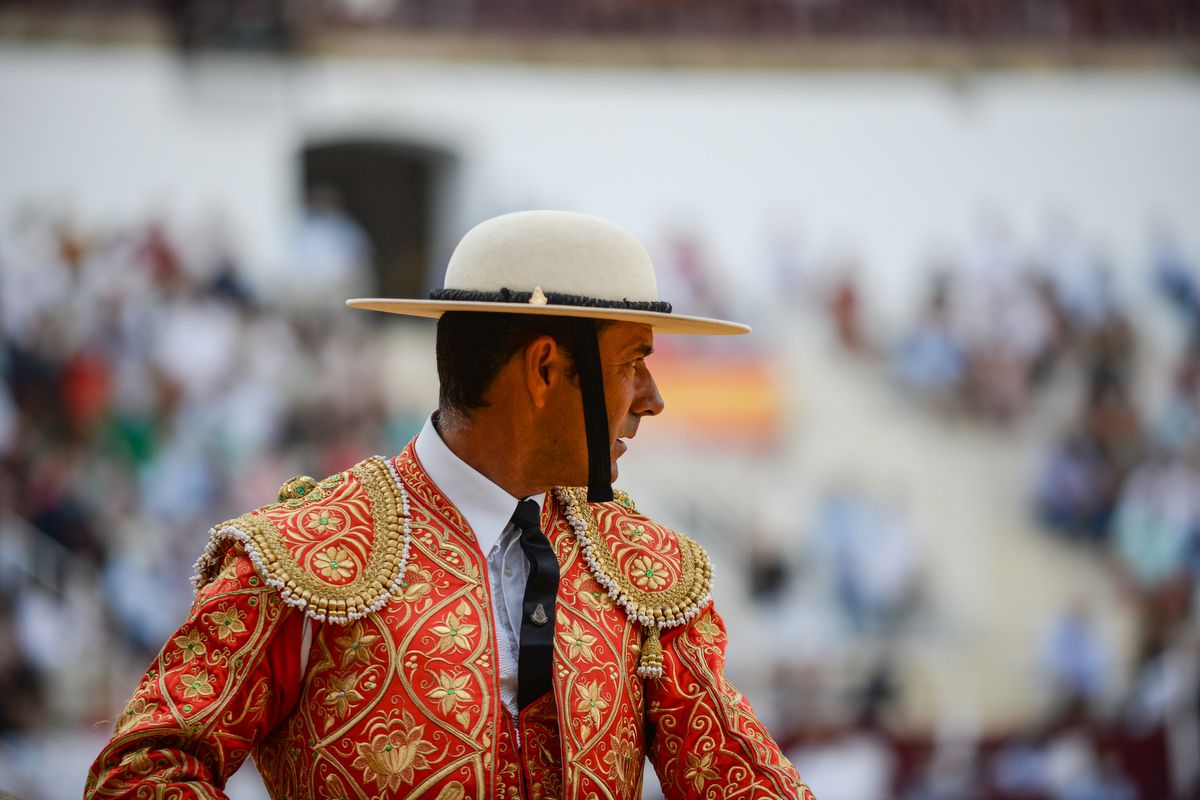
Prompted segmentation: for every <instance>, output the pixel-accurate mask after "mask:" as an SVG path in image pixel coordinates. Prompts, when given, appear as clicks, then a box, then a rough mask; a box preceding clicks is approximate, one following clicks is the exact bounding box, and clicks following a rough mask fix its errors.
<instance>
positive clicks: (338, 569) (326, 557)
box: [313, 547, 356, 581]
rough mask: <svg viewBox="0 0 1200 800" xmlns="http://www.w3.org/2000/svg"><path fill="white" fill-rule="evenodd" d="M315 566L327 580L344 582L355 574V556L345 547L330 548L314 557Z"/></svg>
mask: <svg viewBox="0 0 1200 800" xmlns="http://www.w3.org/2000/svg"><path fill="white" fill-rule="evenodd" d="M313 566H314V567H316V568H317V569H318V570H319V571H320V573H321V574H322V575H324V576H325V577H326V578H332V579H333V580H335V581H342V580H345V579H346V578H349V577H350V576H351V575H353V574H354V572H355V569H354V568H355V566H356V565H355V563H354V556H352V555H350V551H349V550H347V549H345V548H344V547H330V548H329V549H328V550H325V551H323V552H320V553H317V554H316V555H315V556H313Z"/></svg>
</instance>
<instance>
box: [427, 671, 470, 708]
mask: <svg viewBox="0 0 1200 800" xmlns="http://www.w3.org/2000/svg"><path fill="white" fill-rule="evenodd" d="M470 680H471V676H470V675H461V676H459V677H457V678H452V677H450V675H449V673H445V672H443V673H442V674H441V675H438V678H437V681H438V685H437V687H436V688H435V689H433V691H431V692H430V693H429V697H430V699H431V700H440V701H441V706H442V713H443V714H445V713H446V712H448V711H450V710H451V709H453V708H454V707H455V706H456V705H458V704H459V703H462V702H469V701H470V700H471V691H470V690H469V689H468V688H467V683H468V682H469V681H470Z"/></svg>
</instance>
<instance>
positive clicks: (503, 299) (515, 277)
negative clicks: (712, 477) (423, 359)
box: [346, 211, 750, 336]
mask: <svg viewBox="0 0 1200 800" xmlns="http://www.w3.org/2000/svg"><path fill="white" fill-rule="evenodd" d="M346 305H348V306H352V307H354V308H365V309H369V310H372V311H384V312H387V313H389V314H404V315H407V316H414V317H435V318H436V317H440V316H441V315H442V314H444V313H445V312H447V311H486V312H491V313H507V314H548V315H553V316H562V317H585V318H589V319H611V320H618V321H621V322H639V323H642V324H645V325H651V326H653V328H654V329H655V331H656V332H660V333H682V334H692V335H699V336H713V335H729V334H739V333H749V332H750V327H749V326H747V325H742V324H739V323H737V322H726V321H724V320H718V319H708V318H706V317H693V316H686V315H683V314H675V313H672V309H671V304H670V303H668V302H666V301H663V300H660V299H659V297H658V281H657V280H656V279H655V277H654V265H653V264H652V263H651V261H650V254H649V253H647V252H646V248H645V247H643V246H642V243H641V242H639V241H638V240H637V239H636V238H635V237H634V236H633V235H632V234H630V233H629V232H628V231H626V230H625V229H623V228H621V227H620V226H618V225H615V224H614V223H612V222H609V221H608V220H605V219H600V218H599V217H593V216H589V215H587V214H577V213H574V212H570V211H519V212H517V213H514V214H504V215H502V216H499V217H493V218H492V219H489V220H485V221H484V222H481V223H479V224H478V225H476V226H475V227H474V228H472V229H471V230H470V231H468V232H467V234H466V236H464V237H463V238H462V241H461V242H459V244H458V247H456V248H455V250H454V254H453V255H452V256H451V257H450V263H449V265H448V266H447V267H446V278H445V282H444V284H443V286H442V288H441V289H435V290H434V291H433V292H431V293H430V297H429V298H428V299H422V300H417V299H399V298H387V297H361V298H354V299H351V300H347V301H346Z"/></svg>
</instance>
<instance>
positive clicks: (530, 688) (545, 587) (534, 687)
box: [512, 500, 558, 709]
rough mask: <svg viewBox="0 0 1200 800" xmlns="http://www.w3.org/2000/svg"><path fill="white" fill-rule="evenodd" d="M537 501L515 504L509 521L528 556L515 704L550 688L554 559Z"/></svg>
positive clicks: (524, 703) (555, 582)
mask: <svg viewBox="0 0 1200 800" xmlns="http://www.w3.org/2000/svg"><path fill="white" fill-rule="evenodd" d="M539 517H540V513H539V511H538V504H537V503H535V502H534V501H533V500H522V501H521V502H519V503H517V510H516V511H514V512H513V515H512V523H513V524H514V525H516V526H517V527H518V528H520V529H521V550H523V551H524V552H525V557H526V558H527V559H529V581H528V583H526V584H525V600H524V602H523V603H522V605H521V651H520V655H519V657H518V661H517V707H518V709H524V708H525V706H527V705H529V704H530V703H532V702H533V701H534V700H537V699H538V698H539V697H541V696H542V695H544V694H545V693H546V692H548V691H550V679H551V664H552V662H553V660H554V601H555V599H556V598H557V597H558V559H557V558H555V557H554V550H553V548H551V547H550V540H549V539H547V538H546V534H544V533H542V526H541V520H540V519H539Z"/></svg>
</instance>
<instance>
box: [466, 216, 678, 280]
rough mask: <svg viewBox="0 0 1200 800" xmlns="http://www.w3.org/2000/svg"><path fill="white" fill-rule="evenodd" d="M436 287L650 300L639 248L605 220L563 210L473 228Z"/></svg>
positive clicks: (646, 258) (647, 270) (650, 276)
mask: <svg viewBox="0 0 1200 800" xmlns="http://www.w3.org/2000/svg"><path fill="white" fill-rule="evenodd" d="M444 286H445V288H446V289H461V290H466V291H471V292H499V291H500V290H501V289H509V290H512V291H516V292H532V291H534V289H536V288H541V289H542V290H543V291H544V292H547V293H557V294H566V295H580V296H583V297H591V298H596V299H597V300H608V301H624V300H633V301H655V300H658V283H657V281H656V280H655V277H654V265H653V264H652V263H651V261H650V254H649V253H647V252H646V248H645V247H643V246H642V243H641V242H639V241H638V240H637V239H636V238H635V237H634V236H633V235H632V234H630V233H629V232H628V231H626V230H625V229H623V228H621V227H620V226H618V225H615V224H613V223H611V222H609V221H608V220H605V219H600V218H599V217H593V216H589V215H587V214H578V213H575V212H571V211H519V212H516V213H513V214H504V215H502V216H499V217H493V218H492V219H489V220H486V221H484V222H481V223H479V224H478V225H476V226H475V227H474V228H472V229H471V230H469V231H468V232H467V234H466V235H465V236H463V238H462V241H460V242H459V244H458V247H456V248H455V249H454V254H453V255H452V256H450V263H449V265H447V267H446V280H445V284H444Z"/></svg>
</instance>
